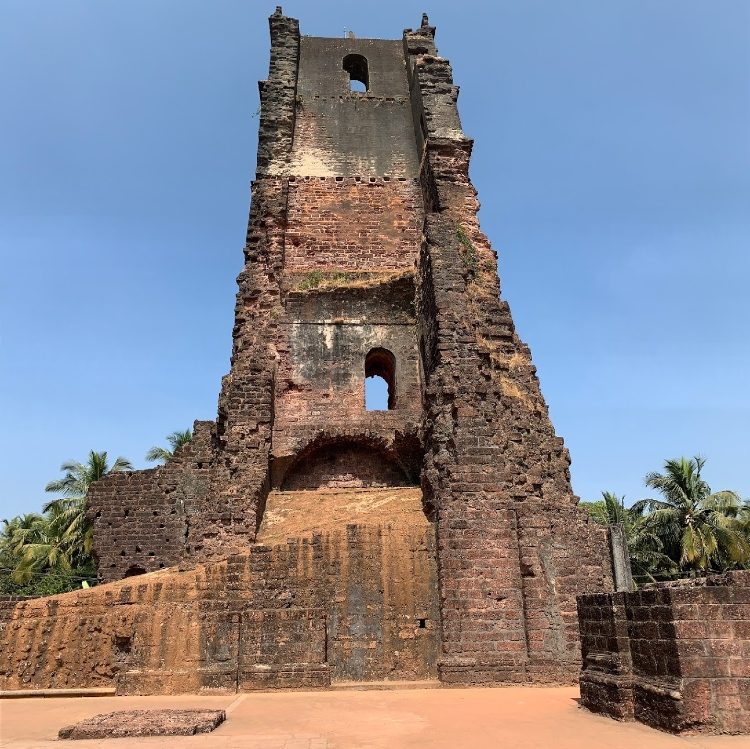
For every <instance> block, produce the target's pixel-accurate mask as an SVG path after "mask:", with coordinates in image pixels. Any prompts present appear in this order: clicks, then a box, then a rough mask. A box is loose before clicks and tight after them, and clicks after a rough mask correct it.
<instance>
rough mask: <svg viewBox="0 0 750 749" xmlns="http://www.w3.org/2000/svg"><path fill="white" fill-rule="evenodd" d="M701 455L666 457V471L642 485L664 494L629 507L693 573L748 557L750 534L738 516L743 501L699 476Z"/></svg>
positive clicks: (671, 556) (653, 475) (672, 555)
mask: <svg viewBox="0 0 750 749" xmlns="http://www.w3.org/2000/svg"><path fill="white" fill-rule="evenodd" d="M705 463H706V461H705V459H704V458H701V457H700V456H695V457H693V458H690V459H687V458H679V459H678V460H667V461H666V462H665V463H664V473H656V472H654V473H649V474H648V475H647V476H646V485H647V486H649V487H650V488H652V489H656V490H657V491H659V492H660V493H661V494H662V496H663V499H642V500H640V501H638V502H636V503H635V504H634V505H633V510H634V511H636V512H639V513H642V512H643V511H644V510H650V512H649V514H648V515H647V516H646V518H647V522H648V525H649V530H650V531H651V532H653V533H654V534H656V536H658V538H659V539H660V541H661V543H662V544H663V548H664V550H665V551H666V553H667V555H668V556H669V557H670V558H672V559H673V560H674V561H675V562H676V563H678V564H679V567H680V569H682V570H685V571H688V572H690V574H691V575H695V574H696V573H697V572H699V571H700V572H707V571H710V570H712V569H726V568H727V567H730V566H734V565H737V564H744V563H746V562H747V561H748V560H750V539H748V537H747V535H746V534H745V533H744V532H743V528H742V525H741V522H740V519H739V515H740V513H741V508H742V503H741V501H740V498H739V497H738V496H737V494H735V492H732V491H720V492H712V491H711V488H710V487H709V485H708V484H707V483H706V482H705V481H704V480H703V478H701V471H702V469H703V466H704V465H705Z"/></svg>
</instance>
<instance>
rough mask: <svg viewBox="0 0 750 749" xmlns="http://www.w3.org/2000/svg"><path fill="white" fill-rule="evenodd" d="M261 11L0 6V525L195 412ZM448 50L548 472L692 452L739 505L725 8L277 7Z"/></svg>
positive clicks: (236, 219) (242, 199) (741, 263)
mask: <svg viewBox="0 0 750 749" xmlns="http://www.w3.org/2000/svg"><path fill="white" fill-rule="evenodd" d="M273 8H274V4H273V3H268V4H265V3H260V2H248V0H231V1H230V0H213V1H212V2H210V3H208V2H197V1H196V0H128V2H123V1H120V2H112V1H111V0H97V1H96V2H95V1H94V0H87V1H86V2H83V1H81V0H66V2H59V1H58V0H54V1H53V0H48V1H47V2H39V1H37V0H4V2H3V3H2V5H0V254H1V257H2V267H3V273H2V276H1V277H0V325H1V327H0V411H1V412H2V428H1V429H0V455H2V472H1V473H0V476H1V477H2V491H1V492H0V517H4V516H9V515H12V514H15V513H18V512H23V511H31V510H34V509H37V508H39V507H40V505H41V503H42V502H43V501H44V499H45V496H44V491H43V487H44V485H45V483H46V482H47V481H49V480H50V479H52V478H55V477H56V476H57V475H58V467H59V464H60V463H61V462H62V461H63V460H67V459H71V458H77V459H82V458H83V457H84V456H85V455H86V453H87V452H88V450H89V449H92V448H94V449H97V450H104V449H106V450H108V451H109V452H110V454H111V455H112V456H115V455H125V456H127V457H129V458H131V459H132V460H133V461H134V462H135V463H136V465H139V466H143V465H145V463H144V460H143V455H144V454H145V452H146V450H147V449H148V448H149V447H151V446H152V445H153V444H158V443H161V442H163V437H164V435H166V434H168V433H169V432H171V431H173V430H175V429H183V428H185V427H187V426H189V425H190V424H191V423H192V421H193V420H194V419H195V418H201V419H207V418H213V417H214V416H215V413H216V402H217V396H218V391H219V384H220V378H221V376H222V375H223V374H225V373H226V372H227V371H228V368H229V354H230V347H231V328H232V315H233V305H234V294H235V289H236V287H235V277H236V275H237V273H238V272H239V270H240V268H241V263H242V245H243V241H244V233H245V224H246V220H247V210H248V199H249V183H250V180H251V178H252V174H253V169H254V163H255V142H256V134H257V124H258V120H257V116H256V114H255V113H256V110H257V107H258V96H257V85H256V81H257V80H258V79H259V78H264V77H265V74H266V70H267V64H268V31H267V23H266V17H267V16H268V15H269V14H270V13H271V12H272V11H273ZM284 9H285V11H286V12H287V13H288V14H289V15H294V16H296V17H298V18H300V20H301V24H302V31H303V33H306V34H311V35H318V36H343V34H344V32H345V31H346V30H349V29H350V30H353V31H354V32H355V34H357V35H358V36H372V37H388V38H397V37H399V36H400V34H401V30H402V29H403V28H404V27H407V26H415V25H418V24H419V22H420V15H421V12H422V11H423V10H427V11H428V12H429V13H430V18H431V21H432V22H433V23H434V24H436V25H437V27H438V37H437V41H438V46H439V48H440V51H441V53H442V54H443V55H445V56H447V57H449V58H450V59H451V61H452V63H453V68H454V74H455V78H456V81H457V83H458V84H459V85H460V86H461V96H460V100H459V105H460V110H461V115H462V120H463V124H464V129H465V131H466V132H467V134H469V135H470V136H471V137H473V138H475V139H476V145H475V150H474V159H473V165H472V177H473V179H474V182H475V184H476V186H477V188H478V189H479V194H480V199H481V201H482V212H481V218H482V225H483V228H484V230H485V231H486V232H487V234H488V235H489V236H490V238H491V239H492V241H493V243H494V246H495V247H496V248H497V250H498V251H499V253H500V273H501V282H502V288H503V294H504V296H505V297H506V298H507V299H508V300H509V301H510V303H511V308H512V310H513V314H514V317H515V321H516V324H517V326H518V329H519V331H520V333H521V335H522V337H523V338H524V339H525V340H526V341H527V342H528V343H529V344H530V346H531V348H532V352H533V354H534V358H535V363H536V364H537V367H538V370H539V374H540V377H541V381H542V388H543V391H544V393H545V396H546V398H547V400H548V402H549V405H550V413H551V416H552V419H553V421H554V423H555V426H556V428H557V431H558V433H559V434H560V435H561V436H563V437H564V438H565V441H566V444H567V445H568V447H569V448H570V451H571V454H572V458H573V466H572V474H573V485H574V489H575V490H576V492H577V493H578V494H580V495H581V496H582V497H583V498H594V497H596V496H597V495H598V493H599V491H600V490H602V489H610V490H612V491H616V492H618V493H624V494H626V495H627V497H628V499H629V500H632V499H636V498H638V497H641V496H644V489H643V484H642V479H643V476H644V474H645V473H646V472H647V471H650V470H654V469H658V468H659V467H660V465H661V463H662V461H663V459H664V458H667V457H673V456H679V455H682V454H685V455H689V454H693V453H696V452H700V453H702V454H703V455H705V456H707V457H708V464H707V467H706V477H707V478H708V480H709V482H710V483H711V484H712V485H713V486H714V488H717V489H718V488H733V489H735V490H737V491H739V492H740V493H741V494H742V495H743V496H746V497H747V496H750V478H748V476H749V475H750V474H748V471H747V459H748V425H749V424H750V388H748V372H749V371H750V342H749V341H750V337H749V336H748V322H749V320H748V318H749V313H748V300H747V287H748V278H749V277H750V256H749V255H748V251H747V250H748V244H749V243H750V210H748V209H749V208H750V135H749V134H750V31H749V30H750V4H748V3H747V2H746V0H737V2H733V1H731V0H717V1H716V2H709V1H708V0H704V1H702V2H694V1H691V0H660V2H653V1H652V0H630V1H629V2H608V3H602V2H600V1H599V0H596V1H593V0H592V1H591V2H580V1H576V2H569V3H559V2H551V1H550V2H535V1H534V0H524V1H523V2H521V0H515V1H514V2H486V3H480V2H471V1H469V0H464V2H461V3H455V2H445V1H444V0H432V2H430V3H429V4H427V3H425V2H424V1H423V0H420V2H419V3H415V2H411V0H399V1H398V2H395V1H393V0H379V2H378V3H351V2H325V1H324V0H316V2H315V3H311V2H301V1H299V0H297V1H295V2H286V3H284Z"/></svg>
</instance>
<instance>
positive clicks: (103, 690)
mask: <svg viewBox="0 0 750 749" xmlns="http://www.w3.org/2000/svg"><path fill="white" fill-rule="evenodd" d="M116 692H117V690H116V689H115V688H114V687H93V688H88V689H84V688H81V689H77V688H73V689H5V690H1V689H0V700H14V699H15V700H18V699H23V698H25V697H113V696H114V695H115V694H116Z"/></svg>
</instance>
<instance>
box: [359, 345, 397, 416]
mask: <svg viewBox="0 0 750 749" xmlns="http://www.w3.org/2000/svg"><path fill="white" fill-rule="evenodd" d="M395 407H396V357H395V356H394V355H393V354H392V353H391V352H390V351H388V350H387V349H384V348H374V349H372V350H371V351H370V353H369V354H367V357H366V358H365V409H367V410H368V411H386V410H390V409H391V408H395Z"/></svg>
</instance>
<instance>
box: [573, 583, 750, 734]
mask: <svg viewBox="0 0 750 749" xmlns="http://www.w3.org/2000/svg"><path fill="white" fill-rule="evenodd" d="M578 622H579V625H580V631H581V649H582V655H583V670H582V672H581V679H580V683H581V704H582V705H583V706H584V707H586V708H588V709H589V710H593V711H594V712H598V713H604V714H606V715H610V716H612V717H613V718H618V719H624V720H637V721H640V722H641V723H646V724H647V725H649V726H653V727H654V728H660V729H662V730H666V731H672V732H675V733H750V571H737V572H729V573H726V574H724V575H716V576H713V577H708V578H701V579H698V580H681V581H678V582H672V583H658V584H655V585H651V586H647V587H645V588H643V589H642V590H639V591H636V592H633V593H602V594H596V595H582V596H579V597H578Z"/></svg>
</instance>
